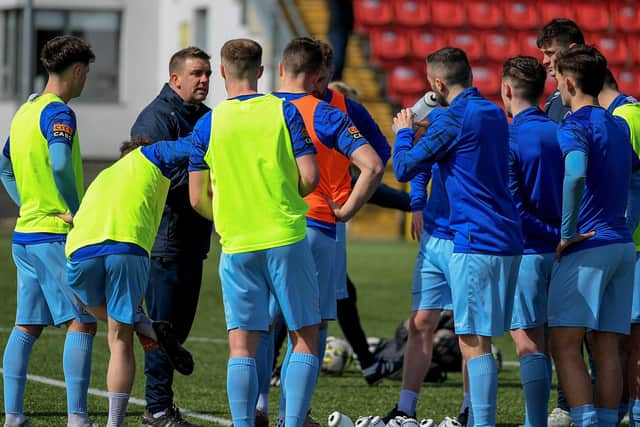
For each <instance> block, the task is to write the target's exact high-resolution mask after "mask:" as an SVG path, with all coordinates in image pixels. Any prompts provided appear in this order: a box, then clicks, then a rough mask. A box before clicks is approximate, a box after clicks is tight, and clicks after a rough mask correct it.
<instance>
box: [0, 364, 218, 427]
mask: <svg viewBox="0 0 640 427" xmlns="http://www.w3.org/2000/svg"><path fill="white" fill-rule="evenodd" d="M3 372H4V369H2V368H0V373H3ZM27 379H28V380H30V381H34V382H37V383H41V384H47V385H51V386H54V387H60V388H66V385H65V383H64V381H60V380H54V379H53V378H47V377H43V376H40V375H32V374H27ZM89 394H91V395H93V396H99V397H104V398H109V393H108V392H106V391H104V390H100V389H97V388H90V389H89ZM129 403H132V404H134V405H137V406H143V407H144V406H147V402H146V401H145V400H144V399H138V398H136V397H130V398H129ZM180 413H182V414H184V415H188V416H190V417H193V418H197V419H199V420H204V421H211V422H213V423H217V424H220V425H223V426H231V420H227V419H226V418H220V417H214V416H213V415H207V414H202V413H200V412H196V411H192V410H190V409H183V408H180Z"/></svg>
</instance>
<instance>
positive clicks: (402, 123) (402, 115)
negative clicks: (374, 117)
mask: <svg viewBox="0 0 640 427" xmlns="http://www.w3.org/2000/svg"><path fill="white" fill-rule="evenodd" d="M393 124H394V125H396V129H397V130H400V129H407V128H408V129H412V128H413V111H411V108H404V109H402V110H400V112H399V113H398V114H397V115H396V117H395V118H394V119H393Z"/></svg>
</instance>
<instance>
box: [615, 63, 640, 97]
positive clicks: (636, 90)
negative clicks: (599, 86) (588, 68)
mask: <svg viewBox="0 0 640 427" xmlns="http://www.w3.org/2000/svg"><path fill="white" fill-rule="evenodd" d="M612 71H613V76H614V77H615V78H616V81H617V82H618V89H619V90H620V92H622V93H625V94H627V95H632V96H635V97H640V85H639V84H638V83H639V82H640V72H639V71H637V70H633V69H619V70H617V72H616V70H612Z"/></svg>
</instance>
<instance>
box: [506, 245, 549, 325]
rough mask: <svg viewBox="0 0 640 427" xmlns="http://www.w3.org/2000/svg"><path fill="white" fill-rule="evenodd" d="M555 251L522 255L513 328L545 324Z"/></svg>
mask: <svg viewBox="0 0 640 427" xmlns="http://www.w3.org/2000/svg"><path fill="white" fill-rule="evenodd" d="M555 260H556V254H555V253H546V254H526V255H522V260H521V261H520V271H519V272H518V281H517V283H516V294H515V298H514V301H513V315H512V316H511V330H514V329H531V328H536V327H538V326H543V325H544V324H545V322H546V321H547V293H548V291H549V282H550V281H551V270H552V269H553V263H554V262H555Z"/></svg>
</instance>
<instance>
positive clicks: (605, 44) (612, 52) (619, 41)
mask: <svg viewBox="0 0 640 427" xmlns="http://www.w3.org/2000/svg"><path fill="white" fill-rule="evenodd" d="M587 37H588V38H587V40H588V41H589V43H593V44H595V45H596V47H597V48H598V50H600V52H601V53H602V54H603V55H604V56H605V58H607V63H609V64H612V65H623V64H625V63H626V62H627V59H628V58H629V53H628V51H627V42H626V40H625V39H624V38H622V37H615V36H609V35H599V34H589V35H588V36H587Z"/></svg>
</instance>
